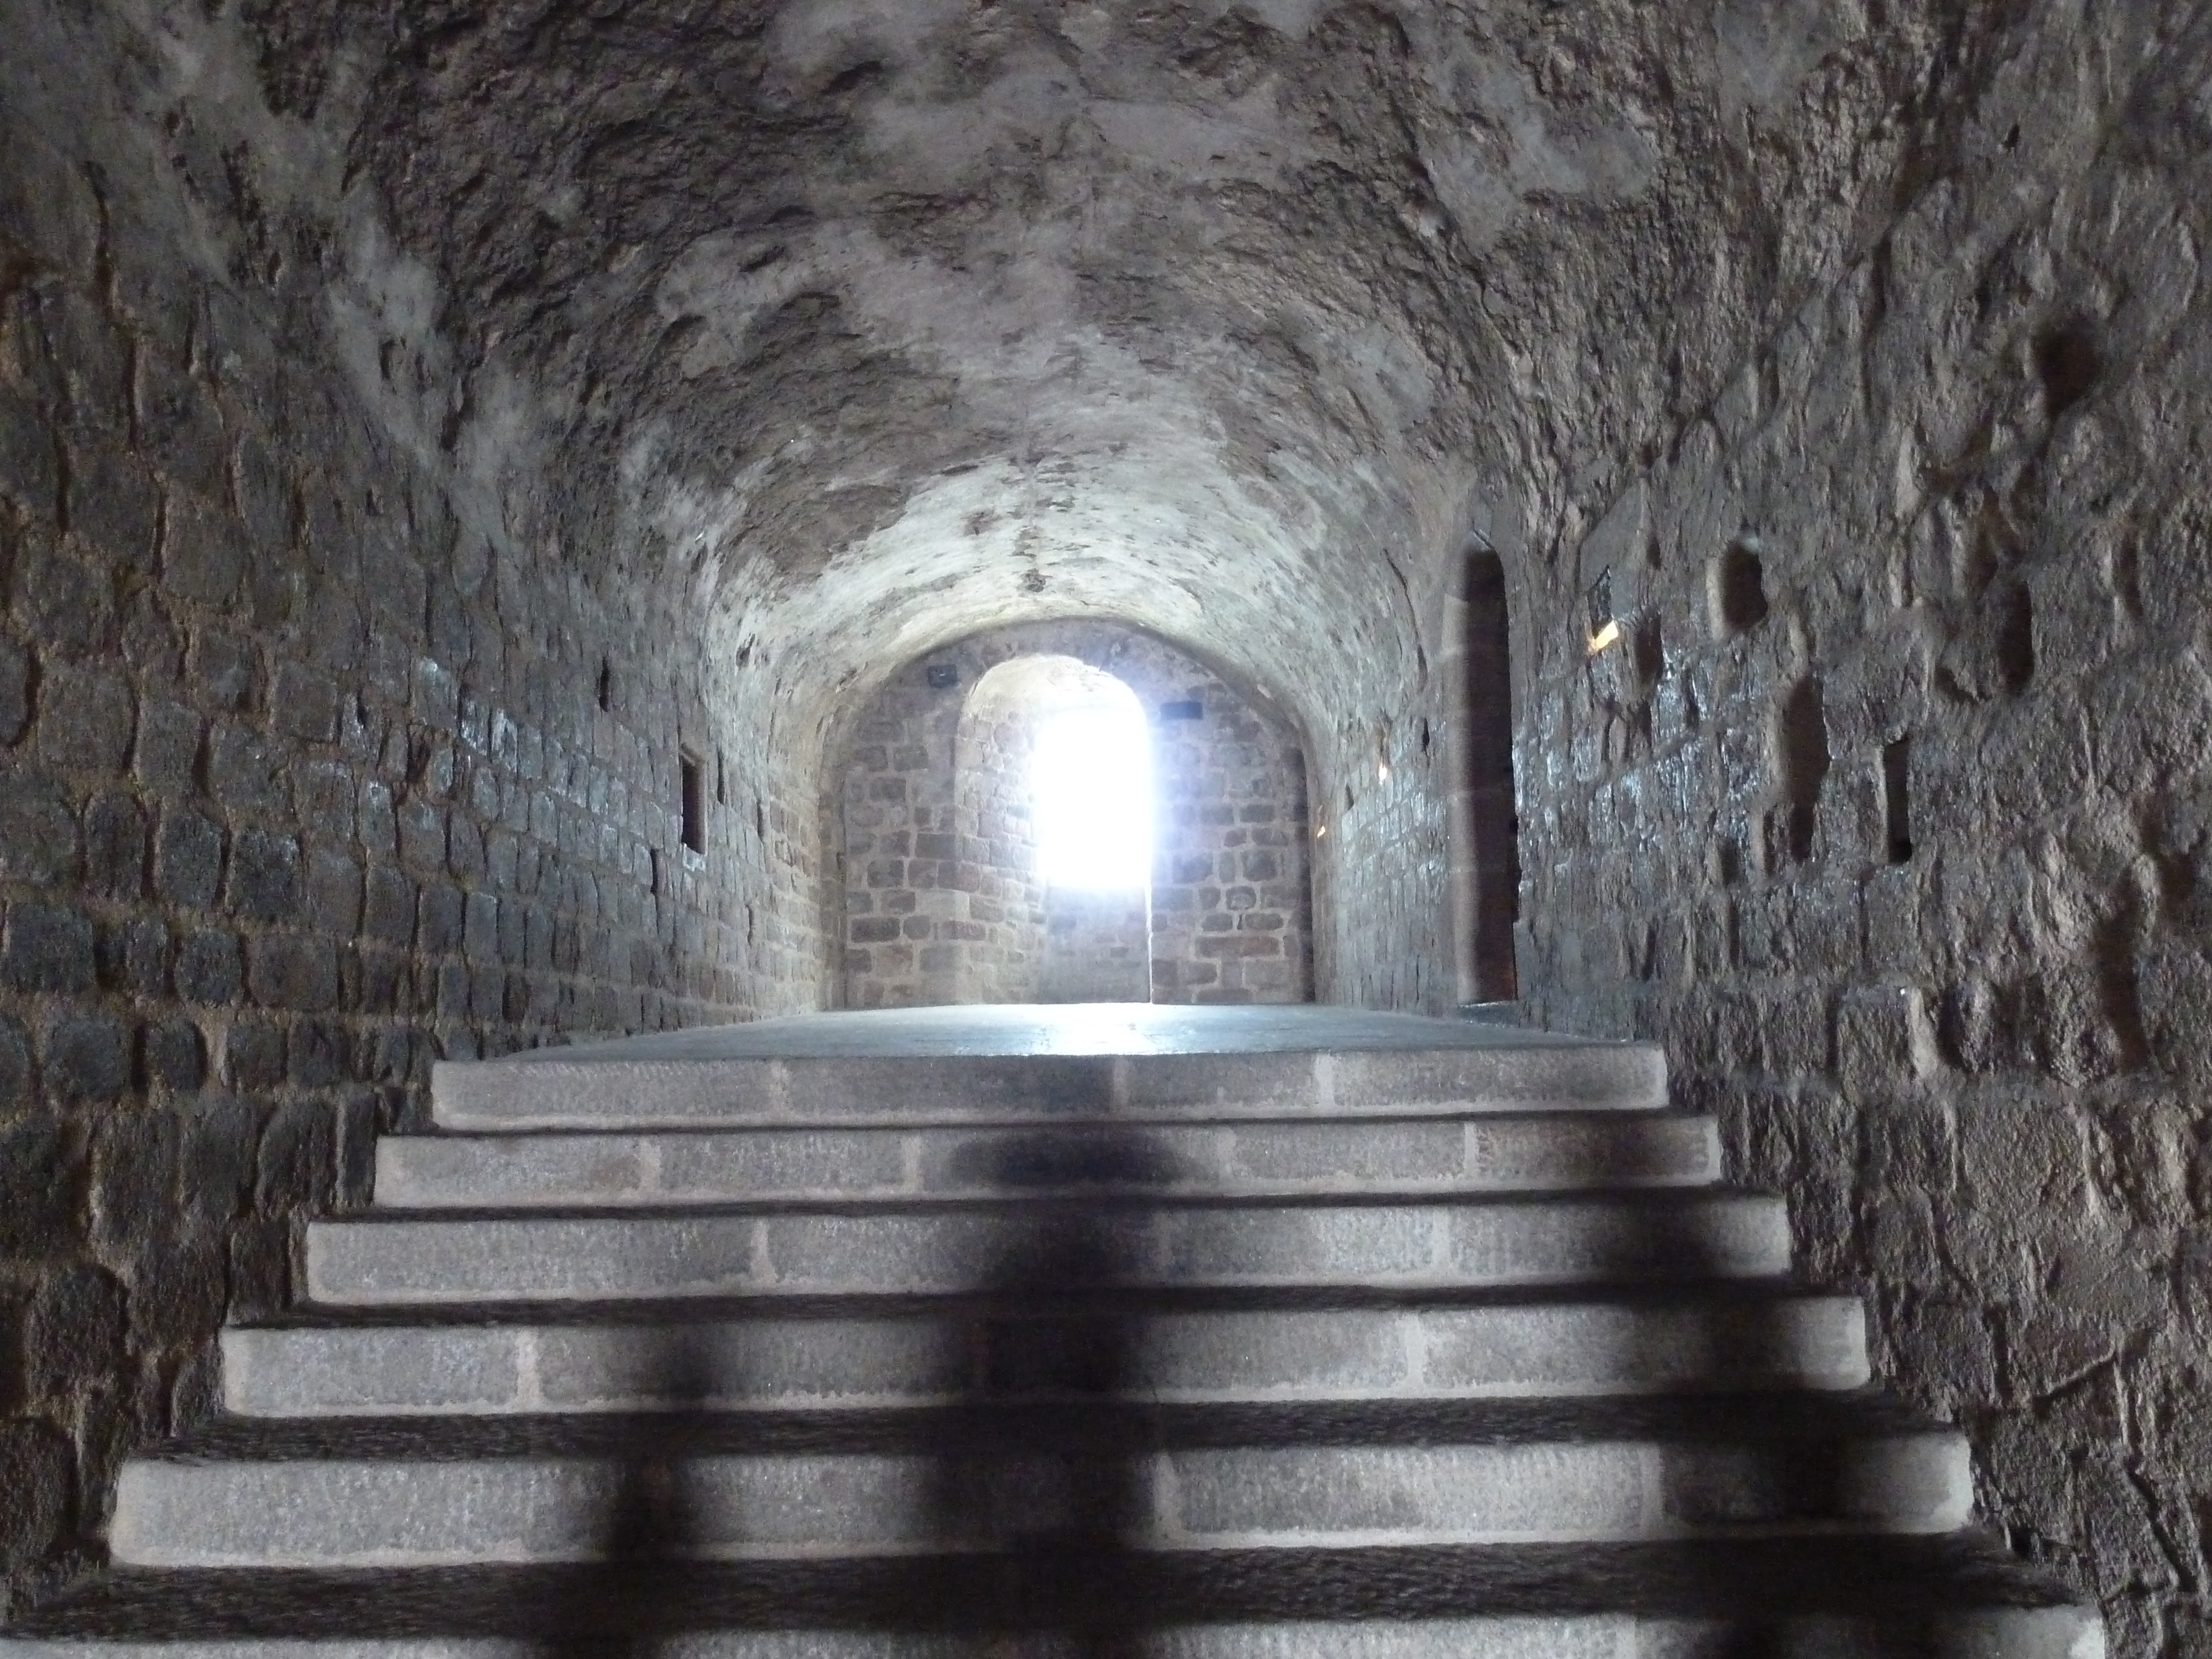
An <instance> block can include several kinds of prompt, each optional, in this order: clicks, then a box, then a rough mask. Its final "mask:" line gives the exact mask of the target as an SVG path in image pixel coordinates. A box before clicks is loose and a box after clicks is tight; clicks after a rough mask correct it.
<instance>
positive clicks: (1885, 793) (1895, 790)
mask: <svg viewBox="0 0 2212 1659" xmlns="http://www.w3.org/2000/svg"><path fill="white" fill-rule="evenodd" d="M1911 742H1912V739H1911V738H1909V737H1905V738H1897V739H1895V740H1894V741H1893V742H1890V743H1886V744H1882V746H1881V826H1882V840H1883V842H1885V843H1886V845H1887V851H1888V854H1889V861H1890V862H1891V863H1892V864H1905V863H1908V862H1910V861H1911V858H1912V802H1911V795H1910V793H1908V792H1909V790H1910V788H1911V784H1910V783H1909V781H1908V780H1909V778H1910V777H1911V771H1912V750H1911Z"/></svg>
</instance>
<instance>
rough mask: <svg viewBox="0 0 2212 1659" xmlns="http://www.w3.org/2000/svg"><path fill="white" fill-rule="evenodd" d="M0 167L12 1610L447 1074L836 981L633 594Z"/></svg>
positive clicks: (270, 299)
mask: <svg viewBox="0 0 2212 1659" xmlns="http://www.w3.org/2000/svg"><path fill="white" fill-rule="evenodd" d="M0 154H4V155H6V157H7V161H6V164H5V166H4V167H0V177H4V184H0V605H4V610H0V1492H4V1493H5V1494H6V1497H5V1499H4V1501H0V1614H4V1595H5V1594H12V1593H13V1592H15V1591H17V1590H20V1589H22V1588H24V1587H26V1586H28V1585H34V1584H37V1583H45V1582H50V1581H52V1580H53V1579H55V1578H57V1577H61V1576H64V1575H66V1574H68V1573H70V1572H71V1571H76V1569H78V1568H80V1567H82V1565H85V1564H86V1563H88V1561H90V1560H91V1559H94V1554H95V1553H96V1545H95V1543H94V1538H95V1536H96V1534H97V1531H98V1528H99V1527H100V1524H101V1522H102V1520H103V1506H104V1504H105V1503H106V1496H107V1494H108V1492H110V1490H111V1488H112V1475H113V1472H114V1470H115V1468H116V1467H117V1466H118V1462H119V1460H120V1459H121V1458H122V1457H123V1456H124V1455H125V1454H126V1453H127V1452H128V1451H129V1450H130V1449H132V1448H133V1447H135V1446H136V1445H137V1444H140V1443H143V1442H145V1441H146V1440H148V1439H149V1438H152V1437H158V1436H160V1435H162V1434H165V1433H167V1432H170V1431H174V1430H176V1429H179V1428H180V1427H182V1426H184V1425H187V1424H188V1423H190V1422H191V1420H193V1419H195V1418H197V1416H198V1415H199V1414H200V1413H203V1412H204V1411H205V1410H206V1409H207V1408H208V1407H209V1404H210V1400H211V1397H212V1394H211V1391H212V1389H213V1381H214V1379H213V1370H212V1364H213V1362H212V1358H211V1350H210V1343H211V1339H212V1336H213V1334H214V1332H215V1331H216V1328H218V1327H219V1326H220V1325H221V1324H222V1322H224V1321H225V1320H226V1319H227V1318H230V1317H235V1316H250V1315H253V1314H257V1313H264V1312H267V1311H270V1310H274V1309H276V1308H279V1307H281V1306H283V1305H284V1304H287V1303H289V1301H291V1300H292V1299H293V1297H294V1295H295V1285H296V1280H295V1259H294V1250H295V1239H296V1228H297V1224H298V1223H299V1221H300V1220H301V1218H303V1217H305V1216H306V1215H308V1214H311V1213H319V1212H328V1211H331V1210H333V1209H339V1208H343V1207H347V1206H354V1205H358V1204H360V1203H362V1201H364V1200H365V1199H366V1197H367V1196H368V1184H369V1178H370V1163H369V1147H370V1145H371V1142H372V1140H373V1139H374V1136H375V1135H376V1134H377V1133H380V1131H383V1130H387V1129H390V1128H392V1127H395V1126H398V1125H402V1124H407V1123H413V1122H419V1121H422V1114H423V1111H424V1108H425V1103H426V1096H427V1083H428V1070H429V1066H430V1064H431V1062H432V1060H434V1059H435V1058H438V1057H441V1056H469V1055H474V1054H490V1053H497V1052H501V1051H504V1050H507V1049H511V1048H517V1047H520V1046H525V1045H529V1044H535V1043H540V1042H549V1041H562V1040H568V1039H570V1038H574V1037H582V1036H591V1035H594V1034H618V1033H625V1032H631V1031H638V1030H653V1029H656V1028H659V1027H663V1026H672V1025H679V1024H691V1023H696V1022H699V1021H703V1020H711V1019H726V1018H740V1017H744V1016H747V1015H750V1014H752V1013H755V1012H763V1011H774V1012H781V1011H785V1010H787V1009H790V1008H793V1007H798V1006H812V1005H813V1003H814V1001H815V1000H816V998H817V995H818V987H819V978H820V970H819V961H820V952H819V947H818V945H817V943H816V941H815V935H814V931H813V930H814V927H815V925H816V916H817V906H818V899H817V895H816V893H815V891H814V887H813V882H814V873H815V872H814V871H813V868H812V859H813V848H814V840H813V837H814V833H815V830H814V824H813V822H812V818H811V814H799V815H797V816H796V817H793V815H791V814H789V813H788V812H787V810H786V809H785V807H784V805H783V804H782V802H781V799H777V798H776V796H775V788H776V785H775V782H774V781H773V777H772V775H771V773H770V771H769V769H768V768H766V767H765V766H764V765H763V764H762V763H760V762H759V760H758V759H757V757H751V756H750V755H745V754H742V753H741V754H739V755H738V766H737V767H736V768H733V769H731V770H732V773H733V775H732V776H731V777H729V778H726V781H725V786H724V790H723V799H721V800H720V802H718V803H714V804H712V805H710V807H709V813H710V820H711V821H710V823H709V826H708V853H707V854H706V855H704V856H703V857H702V856H701V855H699V854H694V853H690V852H689V851H687V850H685V849H684V848H683V847H682V846H681V844H680V842H679V838H678V817H677V812H678V788H677V766H678V744H679V739H681V740H684V741H688V742H690V744H693V745H695V746H696V747H697V748H698V749H700V750H702V752H708V753H713V752H714V750H716V749H717V748H718V747H720V746H722V745H724V744H728V739H726V738H720V736H719V733H718V732H717V729H716V726H715V722H714V717H713V715H712V714H711V712H710V707H709V699H710V697H712V696H714V694H715V692H716V690H717V685H716V682H715V680H714V676H713V672H712V671H711V670H710V669H709V667H708V665H705V664H703V663H702V662H701V661H700V660H699V659H698V658H697V656H696V651H695V650H694V648H693V647H690V645H689V644H687V643H686V642H685V641H686V640H687V638H688V636H687V635H684V633H683V632H682V631H681V630H679V629H676V628H674V627H673V626H672V625H671V619H670V618H669V617H667V616H665V614H663V613H662V612H661V611H660V610H659V608H658V604H657V602H656V601H655V600H653V598H652V597H651V596H650V595H649V594H646V593H625V592H598V591H595V590H593V589H592V588H589V587H587V586H585V585H583V584H582V583H580V582H579V581H577V580H574V579H573V578H572V577H571V576H570V575H569V574H568V573H567V572H566V571H565V570H564V569H563V568H562V566H561V563H560V559H559V556H558V551H557V549H556V548H552V547H548V546H545V545H543V544H533V542H532V539H531V538H527V537H524V536H516V535H511V534H507V533H505V532H501V530H500V529H499V527H498V526H493V527H492V529H491V530H490V531H487V530H486V529H485V528H483V526H481V524H480V523H479V522H477V521H473V520H471V518H470V517H469V516H468V515H467V511H466V510H465V503H463V504H460V505H457V501H459V497H458V496H457V495H456V494H455V492H454V486H453V481H452V474H451V472H450V471H449V470H448V468H447V465H446V464H445V462H444V460H443V459H442V458H440V457H436V456H431V457H427V458H426V457H423V456H422V455H420V454H419V453H416V452H415V451H413V450H412V449H411V448H410V447H408V446H406V445H405V444H404V443H402V442H400V441H397V440H396V439H395V437H394V436H393V435H392V432H391V431H390V430H389V429H388V428H387V427H386V423H385V422H384V419H383V417H382V416H380V413H379V412H378V410H376V409H375V408H374V406H373V405H371V404H369V403H368V402H367V401H365V400H363V399H362V398H359V397H358V396H356V395H354V393H353V392H352V391H351V388H350V385H349V380H348V376H347V374H346V371H345V369H344V368H343V366H342V365H341V364H340V363H338V362H335V361H333V359H332V356H331V349H330V343H329V341H328V339H327V337H325V334H324V332H323V331H322V325H321V322H320V319H319V318H320V313H319V312H318V310H317V307H316V306H315V305H314V303H313V301H312V299H307V300H302V299H301V298H300V297H299V296H297V295H289V296H288V295H286V294H284V293H282V292H274V291H271V290H270V289H268V288H265V287H263V286H259V285H258V284H256V283H254V282H253V281H252V280H251V279H250V278H249V277H241V276H238V275H237V274H236V273H235V272H234V271H230V270H222V269H210V267H209V265H208V264H207V263H206V262H205V261H204V260H203V259H201V258H198V257H197V250H195V249H193V248H191V247H190V246H180V245H179V242H178V241H177V240H176V239H175V235H174V232H173V228H172V227H169V226H167V225H164V224H162V223H161V222H140V221H139V220H138V219H137V218H134V217H133V216H132V215H133V213H134V212H135V211H136V210H135V209H134V208H133V207H132V205H131V203H130V202H128V201H126V200H125V199H123V198H121V197H116V196H114V195H112V194H111V193H110V192H108V191H106V189H105V188H104V185H103V178H104V173H103V170H102V168H101V167H100V166H99V165H97V164H96V163H94V162H92V161H87V160H85V159H84V158H82V157H81V156H77V155H70V154H67V153H65V152H64V151H63V150H62V149H58V148H57V147H56V146H55V144H54V143H50V142H48V140H47V138H46V136H45V135H43V134H41V133H40V132H39V131H33V130H32V129H31V128H29V127H27V126H26V125H22V124H21V122H19V121H16V120H15V119H14V118H12V117H11V118H9V119H8V120H7V121H6V122H5V124H4V125H0ZM148 187H149V189H151V190H155V191H159V190H160V189H161V188H164V187H166V186H165V185H164V184H163V181H162V180H161V179H160V178H158V177H157V178H156V179H154V180H153V181H152V183H151V184H150V185H149V186H148ZM671 641H675V642H676V644H675V648H673V649H671ZM603 663H604V664H605V665H606V668H605V678H606V690H607V696H606V699H605V702H606V706H605V707H601V706H600V705H599V698H598V696H597V695H596V694H597V692H598V690H599V678H600V671H601V665H602V664H603ZM731 746H732V747H734V745H731ZM732 783H734V784H735V786H736V787H735V788H734V789H732V788H731V787H729V785H730V784H732ZM757 802H758V803H759V804H758V805H757V804H756V803H757Z"/></svg>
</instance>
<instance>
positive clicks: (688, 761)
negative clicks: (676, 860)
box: [676, 754, 707, 853]
mask: <svg viewBox="0 0 2212 1659" xmlns="http://www.w3.org/2000/svg"><path fill="white" fill-rule="evenodd" d="M676 766H677V771H678V776H679V778H680V780H681V783H682V793H683V797H684V799H683V814H684V846H685V847H687V848H690V850H691V851H692V852H695V853H703V852H705V851H706V850H707V778H706V769H704V768H703V767H702V766H701V765H700V763H699V758H698V757H697V756H696V755H690V754H685V755H679V756H678V757H677V762H676Z"/></svg>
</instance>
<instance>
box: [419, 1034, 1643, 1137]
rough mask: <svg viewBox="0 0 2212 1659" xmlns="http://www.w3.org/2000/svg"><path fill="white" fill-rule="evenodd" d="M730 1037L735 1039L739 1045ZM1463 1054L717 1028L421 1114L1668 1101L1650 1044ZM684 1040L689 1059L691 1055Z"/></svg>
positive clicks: (459, 1119) (466, 1077)
mask: <svg viewBox="0 0 2212 1659" xmlns="http://www.w3.org/2000/svg"><path fill="white" fill-rule="evenodd" d="M741 1035H742V1034H741ZM1512 1035H1513V1039H1514V1040H1513V1041H1511V1042H1489V1043H1486V1044H1483V1045H1481V1046H1474V1047H1465V1048H1395V1049H1394V1048H1376V1049H1367V1050H1359V1049H1346V1050H1342V1051H1327V1050H1324V1051H1321V1052H1314V1051H1310V1050H1306V1051H1297V1052H1288V1053H1263V1054H902V1055H898V1056H896V1057H884V1056H866V1055H860V1054H830V1055H803V1054H802V1055H783V1056H775V1055H765V1054H763V1055H743V1056H733V1055H731V1054H727V1053H726V1049H727V1048H728V1046H729V1044H730V1042H732V1038H731V1037H730V1036H728V1035H726V1034H725V1033H720V1032H704V1033H692V1032H675V1033H671V1034H670V1035H669V1036H666V1037H648V1038H639V1039H635V1040H632V1041H629V1042H620V1043H595V1044H586V1045H582V1046H580V1047H576V1048H541V1049H534V1050H532V1051H531V1052H529V1053H526V1054H513V1055H510V1056H508V1057H507V1058H506V1059H504V1060H468V1061H442V1062H441V1063H440V1064H439V1065H438V1066H436V1067H435V1069H434V1071H433V1073H432V1079H431V1100H432V1113H433V1116H434V1118H435V1121H437V1123H438V1124H439V1125H440V1126H441V1127H445V1128H449V1129H507V1130H513V1129H561V1128H568V1129H592V1128H601V1129H647V1128H708V1127H737V1126H742V1125H746V1124H755V1123H759V1124H775V1123H825V1122H828V1123H846V1124H852V1123H869V1122H880V1123H887V1124H894V1125H896V1124H900V1123H906V1122H912V1121H916V1120H918V1119H920V1120H927V1121H933V1122H986V1123H994V1122H1012V1123H1019V1122H1024V1121H1037V1120H1042V1119H1049V1118H1053V1117H1057V1116H1068V1115H1083V1116H1095V1117H1105V1116H1111V1117H1115V1118H1118V1119H1122V1120H1125V1121H1143V1120H1157V1119H1174V1118H1176V1117H1182V1116H1188V1115H1191V1114H1194V1113H1203V1114H1205V1115H1208V1116H1213V1117H1225V1116H1237V1115H1247V1116H1255V1117H1275V1116H1282V1115H1292V1114H1303V1113H1313V1114H1317V1115H1322V1116H1333V1117H1358V1116H1368V1115H1380V1116H1386V1117H1389V1116H1405V1115H1415V1114H1420V1113H1426V1112H1445V1113H1464V1112H1470V1111H1498V1112H1530V1111H1578V1110H1589V1109H1613V1110H1621V1109H1627V1110H1643V1109H1656V1108H1658V1107H1661V1106H1663V1105H1665V1104H1666V1103H1667V1062H1666V1057H1665V1055H1664V1054H1663V1053H1662V1051H1661V1050H1660V1049H1658V1048H1656V1047H1654V1046H1652V1045H1650V1044H1648V1043H1630V1042H1590V1041H1588V1040H1585V1039H1580V1038H1569V1037H1552V1036H1544V1035H1533V1034H1528V1033H1514V1034H1512ZM686 1040H690V1043H691V1051H692V1052H694V1053H696V1054H698V1055H699V1056H700V1057H696V1058H695V1057H685V1055H686V1052H687V1051H686V1048H685V1047H684V1042H685V1041H686Z"/></svg>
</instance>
